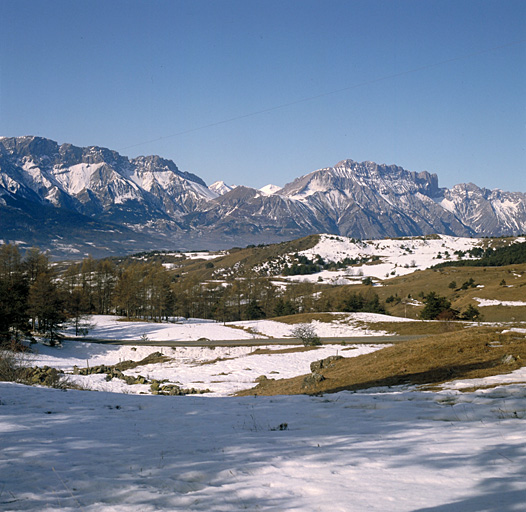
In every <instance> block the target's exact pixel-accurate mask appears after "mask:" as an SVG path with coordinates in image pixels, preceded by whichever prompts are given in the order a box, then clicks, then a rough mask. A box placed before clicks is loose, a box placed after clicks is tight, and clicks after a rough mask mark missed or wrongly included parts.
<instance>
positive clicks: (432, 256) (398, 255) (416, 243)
mask: <svg viewBox="0 0 526 512" xmlns="http://www.w3.org/2000/svg"><path fill="white" fill-rule="evenodd" d="M525 241H526V238H525V237H517V238H516V239H515V243H522V242H525ZM483 243H484V240H483V239H482V238H463V237H456V236H448V235H437V236H436V237H433V238H426V239H424V238H423V237H403V238H398V239H385V240H354V239H352V238H348V237H344V236H336V235H320V240H319V242H318V243H317V244H316V245H315V246H314V247H313V248H312V249H307V250H305V251H302V252H300V253H299V254H301V255H304V256H307V257H308V258H310V259H315V258H316V256H317V255H319V256H321V257H322V258H323V259H324V260H325V261H341V260H343V259H345V258H363V257H365V258H371V257H372V256H378V257H379V261H376V262H374V264H364V265H355V266H352V267H349V268H347V269H342V270H337V271H333V270H324V271H322V272H318V273H316V274H310V275H298V276H286V277H285V279H287V280H289V281H310V282H318V281H319V279H320V278H321V280H322V281H323V282H326V283H333V284H357V283H361V282H362V280H363V279H364V277H374V278H378V279H385V278H390V277H395V276H404V275H407V274H411V273H413V272H415V271H417V270H425V269H426V268H429V267H432V266H433V265H437V264H438V263H441V262H443V261H448V260H449V261H451V260H452V261H455V260H456V259H457V255H456V254H455V251H463V252H467V251H469V250H470V249H473V248H475V247H481V246H482V245H483ZM463 259H469V254H465V255H464V256H463Z"/></svg>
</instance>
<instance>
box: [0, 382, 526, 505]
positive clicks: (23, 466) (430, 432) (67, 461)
mask: <svg viewBox="0 0 526 512" xmlns="http://www.w3.org/2000/svg"><path fill="white" fill-rule="evenodd" d="M0 396H1V402H0V433H1V435H0V445H1V446H0V474H1V475H2V478H1V480H2V485H1V487H0V508H1V509H2V510H4V511H6V512H7V511H21V510H31V511H39V512H40V511H57V510H61V511H64V512H69V511H77V510H83V511H85V512H100V511H105V512H135V511H137V512H153V511H160V510H166V511H207V512H209V511H217V512H220V511H228V512H232V511H241V510H251V511H257V510H260V511H296V512H300V511H301V512H310V511H312V512H314V511H323V512H325V511H327V512H334V511H341V512H363V511H368V512H375V511H377V512H385V511H390V512H402V511H404V512H417V511H418V512H424V511H425V512H453V511H455V512H519V511H523V510H525V505H526V445H525V437H524V433H525V431H526V388H525V386H524V384H523V385H510V386H507V387H499V388H496V389H492V390H486V391H479V392H477V393H464V394H462V393H460V392H458V391H451V390H448V391H444V392H440V393H431V392H427V393H424V392H419V391H415V390H411V389H391V390H385V389H382V390H380V389H377V390H369V391H367V392H360V393H350V392H341V393H338V394H335V395H326V396H323V397H308V396H291V397H286V396H283V397H269V398H267V397H244V398H233V397H230V398H211V397H208V398H207V397H193V396H186V397H165V396H133V395H124V394H123V395H119V394H115V393H104V392H101V393H96V392H89V391H71V390H69V391H66V392H64V391H58V390H53V389H45V388H27V387H25V386H22V385H16V384H8V383H0Z"/></svg>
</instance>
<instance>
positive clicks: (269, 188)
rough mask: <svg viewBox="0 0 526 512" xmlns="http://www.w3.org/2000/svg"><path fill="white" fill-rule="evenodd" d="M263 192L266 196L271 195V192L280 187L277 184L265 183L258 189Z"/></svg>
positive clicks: (273, 192) (276, 190)
mask: <svg viewBox="0 0 526 512" xmlns="http://www.w3.org/2000/svg"><path fill="white" fill-rule="evenodd" d="M259 190H260V191H261V192H263V194H266V195H268V196H271V195H272V194H276V193H278V192H279V191H280V190H281V187H278V186H277V185H272V184H269V185H265V186H264V187H261V188H260V189H259Z"/></svg>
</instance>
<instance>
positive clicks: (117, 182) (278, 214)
mask: <svg viewBox="0 0 526 512" xmlns="http://www.w3.org/2000/svg"><path fill="white" fill-rule="evenodd" d="M0 196H2V203H1V204H0V206H1V207H3V208H9V209H10V210H9V216H10V218H16V212H17V210H16V208H18V206H17V207H15V202H16V201H14V202H13V201H11V206H9V205H7V202H6V201H7V198H8V197H11V199H19V198H23V199H24V200H27V201H31V202H34V203H38V204H45V205H48V206H53V207H55V208H58V209H63V210H66V211H74V212H77V213H79V214H82V215H83V216H86V217H88V219H86V220H87V221H89V219H93V218H96V219H97V220H98V221H99V222H103V223H111V224H112V225H118V226H121V227H126V228H130V229H133V230H134V231H135V232H141V234H143V235H145V236H148V234H151V236H152V237H153V238H155V240H153V239H152V240H151V242H152V243H157V242H158V240H159V239H162V240H167V241H169V242H170V243H171V244H173V245H172V246H171V247H170V248H172V247H173V246H176V247H177V246H178V247H183V248H185V249H192V248H197V247H196V245H198V246H199V248H208V249H226V248H228V247H232V246H243V245H248V244H255V243H257V244H260V243H274V242H281V241H287V240H291V239H294V238H300V237H303V236H306V235H309V234H314V233H324V232H325V233H334V234H337V235H342V236H350V237H356V238H360V239H373V238H374V239H381V238H386V237H390V238H394V237H401V236H418V235H429V234H433V233H441V234H445V235H449V236H457V237H458V236H460V237H469V236H502V235H510V236H517V235H519V234H521V233H524V232H526V194H524V193H521V192H514V193H511V192H503V191H500V190H493V191H489V190H486V189H481V188H479V187H477V186H476V185H473V184H467V185H466V184H464V185H456V186H455V187H453V188H452V189H442V188H439V186H438V178H437V176H436V174H430V173H429V172H427V171H424V172H418V173H417V172H411V171H407V170H405V169H403V168H401V167H399V166H396V165H385V164H381V165H380V164H376V163H374V162H368V161H367V162H361V163H359V162H355V161H353V160H343V161H341V162H339V163H337V164H336V165H335V166H334V167H328V168H325V169H320V170H317V171H314V172H311V173H309V174H307V175H305V176H302V177H300V178H297V179H296V180H294V181H293V182H291V183H289V184H287V185H285V186H284V187H283V188H282V189H279V188H278V187H276V186H273V185H267V186H266V187H263V188H262V189H261V190H256V189H252V188H249V187H244V186H239V187H235V188H234V187H231V186H229V185H226V184H225V183H224V182H223V181H218V182H216V183H214V184H213V185H210V187H207V186H206V184H205V183H204V181H203V180H201V179H200V178H199V177H198V176H195V175H194V174H191V173H189V172H183V171H180V170H179V169H178V168H177V166H176V164H175V163H174V162H172V161H170V160H166V159H163V158H161V157H159V156H140V157H137V158H134V159H128V158H127V157H125V156H122V155H120V154H119V153H117V152H115V151H112V150H110V149H106V148H100V147H95V146H91V147H86V148H80V147H75V146H73V145H71V144H62V145H58V144H57V143H56V142H54V141H51V140H48V139H44V138H41V137H15V138H2V139H0ZM15 196H16V197H15ZM23 222H24V221H23V220H22V218H20V223H21V224H22V223H23ZM84 225H85V226H88V225H89V222H86V223H85V224H84ZM8 231H9V230H6V229H3V227H2V226H1V225H0V236H2V237H4V238H8V234H9V233H8ZM17 236H18V235H17ZM55 242H56V240H52V241H49V240H47V238H46V239H45V240H44V243H42V241H41V240H38V244H39V245H40V246H41V247H43V248H47V247H52V246H53V244H54V243H55ZM27 243H34V239H32V240H31V241H29V240H28V241H27ZM163 247H165V246H164V243H163ZM137 248H138V249H139V250H142V249H143V248H144V244H143V243H142V242H141V245H140V246H138V247H137Z"/></svg>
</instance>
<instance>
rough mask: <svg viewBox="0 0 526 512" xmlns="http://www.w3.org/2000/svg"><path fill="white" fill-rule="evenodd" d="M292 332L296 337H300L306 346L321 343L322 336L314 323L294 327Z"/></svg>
mask: <svg viewBox="0 0 526 512" xmlns="http://www.w3.org/2000/svg"><path fill="white" fill-rule="evenodd" d="M291 334H292V335H293V336H294V337H295V338H298V339H300V340H301V341H302V342H303V344H304V345H305V346H306V347H312V346H316V345H321V340H320V337H319V336H318V335H317V334H316V331H315V329H314V327H312V325H308V324H302V325H298V326H297V327H294V329H292V331H291Z"/></svg>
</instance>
